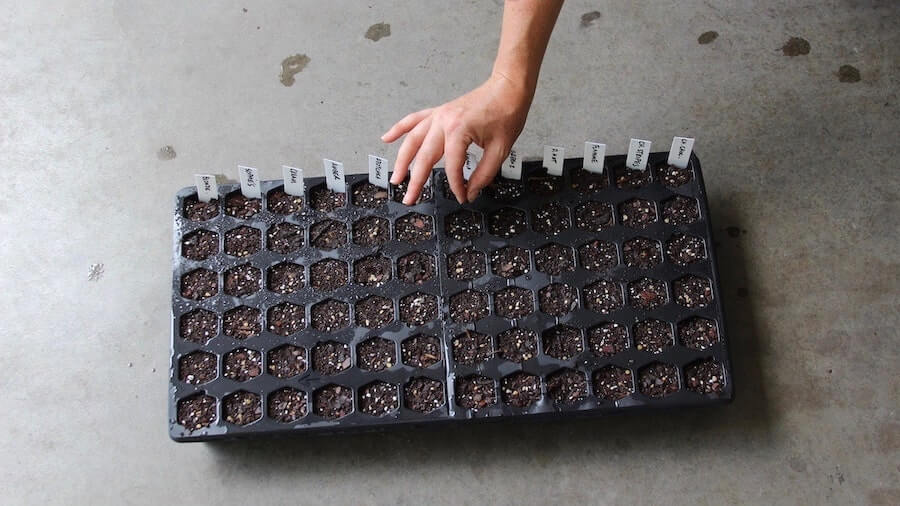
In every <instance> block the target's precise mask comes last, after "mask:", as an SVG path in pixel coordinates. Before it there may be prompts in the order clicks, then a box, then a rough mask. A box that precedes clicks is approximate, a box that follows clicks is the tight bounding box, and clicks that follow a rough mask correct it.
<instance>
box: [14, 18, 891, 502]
mask: <svg viewBox="0 0 900 506" xmlns="http://www.w3.org/2000/svg"><path fill="white" fill-rule="evenodd" d="M498 3H500V2H499V0H497V1H495V2H476V1H471V2H466V3H465V4H464V5H463V4H462V3H457V2H444V3H442V4H440V5H438V4H437V3H435V2H429V3H428V4H429V5H428V6H426V5H425V2H400V1H391V2H375V3H372V4H371V5H369V3H362V2H352V3H351V2H333V3H328V4H327V5H325V3H319V2H316V3H314V2H307V1H296V0H295V1H290V2H276V1H274V0H273V1H265V2H245V3H240V2H237V3H235V2H183V1H174V0H158V1H156V2H135V1H111V0H105V1H103V0H101V1H96V2H89V3H85V2H76V1H71V0H35V1H31V2H19V1H14V0H2V1H0V6H2V11H3V13H4V15H3V17H2V18H0V34H2V35H0V166H2V169H0V171H2V174H3V178H2V183H3V185H4V186H5V188H6V191H5V192H3V195H2V197H0V230H2V231H3V235H4V238H3V240H2V241H0V259H2V261H0V264H2V265H0V279H2V285H3V287H4V290H2V291H0V322H2V323H0V338H2V343H3V351H2V353H0V368H2V370H3V371H4V372H5V374H3V375H0V406H3V415H2V416H0V433H2V434H3V436H2V437H0V489H2V490H3V496H4V499H3V500H2V502H3V503H5V504H186V505H191V504H249V503H253V504H297V503H303V504H312V503H320V502H326V501H327V502H328V503H331V504H344V503H349V504H383V503H389V504H422V503H425V502H428V503H430V504H445V503H447V504H523V503H566V504H576V503H585V504H596V503H635V504H638V503H645V504H652V503H656V504H665V503H692V504H733V503H758V504H776V503H783V504H824V503H833V504H851V503H859V504H865V503H869V504H898V503H900V486H898V482H900V420H898V412H897V408H898V399H900V392H898V389H900V374H898V372H900V371H898V366H897V362H898V348H900V346H898V337H900V335H898V330H897V329H898V327H900V316H898V307H900V253H898V244H900V241H898V240H900V204H898V199H900V172H898V159H900V143H898V134H897V132H898V129H900V112H898V111H900V103H898V95H897V92H898V90H900V29H898V27H900V3H898V2H893V1H890V0H882V1H879V0H870V1H859V0H829V1H824V2H823V1H812V0H804V1H797V0H783V1H771V0H770V1H765V2H710V1H707V2H700V1H687V0H679V1H674V0H665V1H663V0H661V1H656V2H649V1H645V2H587V1H575V0H573V1H570V2H567V4H566V6H565V8H564V10H563V13H562V15H561V17H560V20H559V23H558V26H557V30H556V33H555V34H554V38H553V41H552V43H551V45H550V49H549V52H548V55H547V59H546V63H545V65H544V71H543V74H542V77H541V86H540V89H539V92H538V96H537V99H536V101H535V104H534V108H533V110H532V113H531V116H530V119H529V122H528V125H527V127H526V129H525V132H524V134H523V135H522V137H521V138H520V141H519V143H518V146H519V148H520V150H522V151H523V152H524V153H525V154H526V155H530V156H536V155H539V154H540V152H541V151H540V150H541V146H542V145H543V144H545V143H554V144H561V145H564V146H567V147H568V148H569V149H571V150H575V149H576V147H577V146H579V144H580V142H581V141H583V140H584V139H587V138H591V139H603V140H606V141H607V142H608V143H609V145H610V149H609V151H610V153H622V152H624V150H625V146H626V142H627V139H628V137H629V136H641V137H644V138H649V139H653V140H655V141H656V143H657V144H656V146H657V147H659V148H661V149H666V148H667V147H668V143H669V142H670V140H671V138H672V136H673V135H681V134H690V135H695V136H696V137H697V139H698V140H697V146H696V150H697V152H698V153H699V155H700V156H701V158H702V160H703V164H704V167H705V169H706V172H705V176H706V181H707V184H708V192H709V196H710V205H711V208H712V214H713V219H714V221H715V223H716V230H717V232H718V240H719V244H718V252H719V256H720V259H721V265H722V269H723V273H722V274H723V288H724V290H725V294H726V298H727V300H726V301H725V303H726V308H727V310H728V311H729V322H728V323H729V326H730V331H731V335H730V339H731V343H732V348H733V357H734V362H735V368H736V371H737V380H736V382H735V384H736V388H737V400H736V401H735V402H734V404H732V405H731V406H727V407H724V408H721V409H709V410H700V411H687V412H669V413H662V414H658V415H640V416H627V417H619V418H613V419H599V420H590V421H578V422H574V423H553V424H540V425H537V424H520V425H514V426H505V427H501V426H495V427H490V426H487V427H472V428H464V429H458V430H447V431H422V432H414V433H409V434H392V435H360V436H352V437H347V438H341V439H338V438H317V439H290V440H278V441H259V442H237V443H231V444H216V445H204V444H194V445H178V444H175V443H173V442H171V441H169V439H168V437H167V433H166V428H167V426H166V395H167V393H166V392H167V377H168V357H169V339H170V337H169V332H170V330H169V325H170V324H169V316H168V315H169V300H170V299H169V290H170V269H171V248H170V240H171V233H172V230H171V228H172V226H171V209H170V207H171V202H172V196H173V194H174V192H175V191H176V190H177V189H178V188H180V187H182V186H186V185H189V184H191V182H192V174H194V173H195V172H213V173H217V174H225V175H227V176H231V177H233V175H234V174H235V166H236V164H237V163H239V162H243V163H248V164H253V165H256V166H258V167H261V168H262V175H263V176H265V178H267V179H271V178H276V177H279V176H278V167H279V165H280V164H281V163H290V164H294V165H297V166H300V167H307V168H310V170H309V173H310V175H318V174H319V171H320V170H321V169H320V167H321V162H320V159H321V158H322V157H323V156H329V157H332V158H335V159H338V160H343V161H344V162H345V163H346V164H347V165H348V167H350V168H351V169H359V168H362V167H363V163H364V161H365V158H364V157H365V155H366V154H367V153H369V152H377V153H382V154H385V155H388V156H389V157H391V158H393V155H394V154H395V153H396V151H395V149H394V148H383V147H381V146H380V145H379V141H378V137H379V135H380V134H381V132H382V131H383V130H384V129H386V128H387V126H389V125H390V124H391V123H392V122H393V121H395V120H396V119H398V118H399V117H400V116H401V115H402V114H405V113H407V112H409V111H412V110H413V109H417V108H420V107H424V106H428V105H433V104H437V103H440V102H442V101H444V100H447V99H450V98H452V97H454V96H456V95H458V94H460V93H462V92H464V91H465V90H468V89H469V88H471V87H473V86H475V85H476V84H477V83H478V82H479V81H480V80H481V79H482V78H484V77H485V76H486V74H487V72H488V71H489V68H490V64H491V61H492V58H493V53H494V50H495V46H496V43H497V40H498V32H497V27H498V23H499V18H500V12H501V9H500V7H499V6H498V5H497V4H498ZM592 11H599V12H600V15H599V16H596V15H593V16H587V17H586V18H584V19H585V21H584V22H582V15H584V14H585V13H589V12H592ZM591 18H593V20H592V21H591V20H590V19H591ZM379 22H385V23H389V24H390V32H391V33H390V36H387V37H384V38H381V39H380V40H378V41H372V40H368V39H366V38H365V34H366V32H367V30H368V28H369V27H370V25H372V24H375V23H379ZM709 30H714V31H717V32H718V34H719V36H718V38H717V39H716V40H714V41H713V42H712V43H710V44H706V45H701V44H698V40H697V39H698V36H699V35H700V34H701V33H703V32H706V31H709ZM793 36H796V37H802V38H804V39H806V40H808V41H809V43H810V45H811V51H810V52H809V54H808V55H801V56H796V57H788V56H786V55H784V54H783V52H782V51H781V49H780V48H781V47H782V45H783V44H784V43H785V42H786V41H787V40H788V39H789V38H790V37H793ZM298 53H301V54H306V55H307V56H308V57H309V58H310V62H309V64H308V65H307V66H306V68H305V69H304V70H303V71H302V72H300V73H298V74H297V75H296V76H295V79H296V82H295V83H294V84H293V86H290V87H288V86H285V85H284V84H282V82H281V81H280V80H279V72H280V64H281V62H282V60H283V59H284V58H286V57H288V56H290V55H294V54H298ZM845 64H846V65H852V66H854V67H856V68H857V69H858V70H859V72H860V75H861V81H859V82H855V83H845V82H840V80H839V78H838V76H837V72H838V69H839V68H840V67H841V65H845ZM166 146H171V150H168V149H163V148H164V147H166ZM161 149H162V151H161ZM357 171H358V170H357ZM726 227H737V228H738V229H741V230H746V232H745V233H744V232H741V233H740V234H738V235H737V237H732V236H731V235H729V234H728V233H726ZM732 231H734V230H733V229H732ZM92 264H102V272H101V273H99V274H98V273H96V272H95V275H94V276H93V278H90V279H89V269H90V268H91V266H92ZM91 279H95V280H93V281H92V280H91Z"/></svg>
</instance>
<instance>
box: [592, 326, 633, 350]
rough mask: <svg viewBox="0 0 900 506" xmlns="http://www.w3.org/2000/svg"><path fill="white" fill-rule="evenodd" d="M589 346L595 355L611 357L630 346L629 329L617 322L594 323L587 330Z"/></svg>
mask: <svg viewBox="0 0 900 506" xmlns="http://www.w3.org/2000/svg"><path fill="white" fill-rule="evenodd" d="M587 338H588V346H590V348H591V351H593V352H594V354H595V355H598V356H601V357H611V356H613V355H615V354H616V353H619V352H622V351H625V349H626V348H628V329H626V328H625V326H624V325H620V324H618V323H615V322H604V323H601V324H598V325H594V326H593V327H591V328H589V329H588V331H587Z"/></svg>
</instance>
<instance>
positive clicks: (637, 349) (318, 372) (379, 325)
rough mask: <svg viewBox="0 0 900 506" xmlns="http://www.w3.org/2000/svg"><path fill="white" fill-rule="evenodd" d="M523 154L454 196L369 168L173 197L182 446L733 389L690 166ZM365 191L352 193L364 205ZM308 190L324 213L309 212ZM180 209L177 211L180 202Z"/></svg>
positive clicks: (173, 417) (437, 179)
mask: <svg viewBox="0 0 900 506" xmlns="http://www.w3.org/2000/svg"><path fill="white" fill-rule="evenodd" d="M666 157H667V154H666V153H653V154H651V156H650V160H649V168H648V170H647V171H646V172H644V173H641V172H632V171H628V170H626V169H625V167H624V162H625V159H624V157H623V156H617V157H616V156H614V157H607V159H606V163H607V168H606V170H605V171H604V173H603V174H602V175H594V174H590V173H587V172H584V171H582V170H581V163H582V162H581V159H567V160H566V161H565V170H564V175H563V176H562V177H553V176H547V175H546V173H545V171H544V169H543V168H542V167H541V163H540V162H526V163H525V164H524V166H523V178H522V181H509V180H503V179H498V181H496V182H495V183H494V184H493V185H492V186H491V187H489V188H487V189H486V190H485V192H484V195H483V196H482V197H481V198H479V199H478V201H477V202H475V203H474V204H467V205H464V206H460V205H458V204H457V203H456V201H455V200H454V199H453V196H452V195H451V194H450V193H449V191H448V189H447V184H446V180H445V178H444V175H443V171H442V170H440V169H438V170H436V171H435V175H434V176H433V184H432V185H431V187H430V188H428V191H427V192H426V194H427V198H424V199H423V201H422V202H420V203H419V204H417V205H415V206H412V207H407V206H404V205H402V204H400V203H399V202H397V201H396V200H400V199H399V198H397V199H396V200H395V197H399V195H395V193H399V190H398V189H396V188H394V189H392V190H391V191H390V192H387V191H384V190H379V189H376V188H374V187H372V186H371V185H369V184H368V183H367V182H366V176H365V175H353V176H348V194H347V195H346V196H344V198H343V199H336V198H335V197H337V196H335V195H334V194H331V193H330V192H328V191H327V190H326V189H325V187H324V184H323V180H322V179H321V178H311V179H308V180H307V192H306V195H305V196H304V197H303V199H302V202H301V201H300V200H297V199H292V198H291V197H290V196H287V195H286V194H284V192H283V191H282V188H281V185H280V183H279V182H277V181H269V182H264V183H263V185H262V187H263V195H264V196H263V198H262V199H261V201H260V200H257V201H253V200H247V199H244V198H243V197H242V196H241V195H240V190H239V189H238V188H237V187H235V186H223V187H220V195H221V198H220V199H219V200H218V201H214V202H212V203H210V204H203V203H198V202H197V200H196V194H195V190H194V189H193V188H185V189H183V190H181V191H180V192H178V195H177V197H176V209H175V234H174V238H175V242H174V277H173V285H172V288H173V295H172V356H171V358H172V360H171V369H170V384H171V387H170V397H169V400H170V402H169V426H170V435H171V437H172V438H173V439H174V440H176V441H203V440H210V439H221V438H235V437H245V436H255V435H261V434H275V433H321V432H333V431H343V430H354V429H355V430H372V429H380V428H385V427H391V426H398V425H409V424H413V425H418V424H425V423H430V424H431V423H438V422H451V421H455V420H463V419H465V420H474V419H479V420H506V419H512V418H516V419H519V418H523V419H524V418H527V419H541V418H560V417H563V418H565V417H573V416H581V415H591V414H594V415H595V414H608V413H616V412H624V411H629V410H636V409H646V408H671V407H685V406H695V405H706V404H713V403H721V402H727V401H729V400H731V398H732V395H733V384H732V374H731V364H730V360H729V357H728V349H727V341H726V336H725V328H724V316H723V310H722V298H721V292H720V288H719V280H718V272H717V268H716V262H715V254H714V251H713V248H712V244H713V242H712V235H711V226H710V221H709V214H708V208H707V202H706V194H705V190H704V186H703V179H702V175H701V172H700V162H699V160H698V159H697V158H696V156H692V158H691V162H690V165H689V166H688V168H687V169H684V170H679V169H675V168H673V167H669V166H668V165H667V164H666V163H665V161H666ZM358 203H361V204H366V206H363V205H357V204H358ZM311 204H314V205H315V207H317V209H314V208H312V207H311ZM189 217H191V218H193V219H191V218H189Z"/></svg>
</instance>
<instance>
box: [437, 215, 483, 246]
mask: <svg viewBox="0 0 900 506" xmlns="http://www.w3.org/2000/svg"><path fill="white" fill-rule="evenodd" d="M481 230H482V227H481V213H477V212H475V211H470V210H468V209H461V210H459V211H454V212H452V213H450V214H448V215H447V217H446V218H445V221H444V231H445V232H446V233H447V236H449V237H452V238H454V239H456V240H457V241H470V240H472V239H475V238H476V237H478V236H480V235H481Z"/></svg>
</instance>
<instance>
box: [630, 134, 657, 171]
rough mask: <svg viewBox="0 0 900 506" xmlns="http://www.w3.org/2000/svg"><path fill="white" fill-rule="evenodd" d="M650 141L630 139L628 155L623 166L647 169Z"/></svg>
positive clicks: (633, 168)
mask: <svg viewBox="0 0 900 506" xmlns="http://www.w3.org/2000/svg"><path fill="white" fill-rule="evenodd" d="M651 144H652V143H651V142H650V141H645V140H641V139H631V143H629V144H628V157H627V158H625V167H627V168H629V169H632V170H647V158H649V156H650V145H651Z"/></svg>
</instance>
